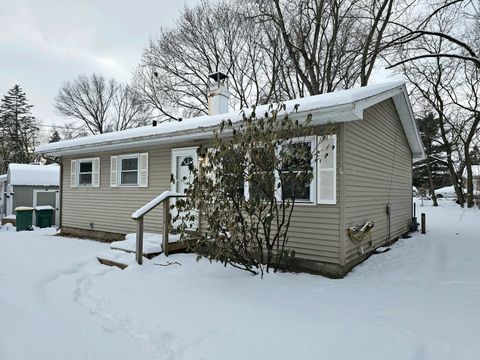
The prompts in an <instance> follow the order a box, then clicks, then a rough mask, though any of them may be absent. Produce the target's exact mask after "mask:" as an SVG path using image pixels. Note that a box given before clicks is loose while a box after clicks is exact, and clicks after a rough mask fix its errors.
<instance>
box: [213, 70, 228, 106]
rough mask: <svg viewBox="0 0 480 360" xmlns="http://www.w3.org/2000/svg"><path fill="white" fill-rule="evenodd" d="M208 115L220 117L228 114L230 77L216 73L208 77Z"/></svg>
mask: <svg viewBox="0 0 480 360" xmlns="http://www.w3.org/2000/svg"><path fill="white" fill-rule="evenodd" d="M208 78H209V81H208V84H209V90H208V114H209V115H218V114H225V113H228V103H229V99H230V93H229V92H228V87H227V83H228V76H227V75H225V74H223V73H221V72H216V73H213V74H210V75H208Z"/></svg>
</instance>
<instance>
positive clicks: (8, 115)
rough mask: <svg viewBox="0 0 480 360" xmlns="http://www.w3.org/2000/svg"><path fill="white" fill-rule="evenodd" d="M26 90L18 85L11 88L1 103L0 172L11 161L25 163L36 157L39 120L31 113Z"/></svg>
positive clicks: (4, 169) (5, 168)
mask: <svg viewBox="0 0 480 360" xmlns="http://www.w3.org/2000/svg"><path fill="white" fill-rule="evenodd" d="M32 107H33V105H30V104H29V103H28V100H27V97H26V95H25V92H24V91H23V90H22V88H21V87H20V86H18V85H15V86H14V87H13V88H11V89H10V90H9V91H8V93H7V94H6V95H5V96H4V97H3V99H2V100H1V104H0V137H1V138H0V151H1V154H0V173H5V172H6V171H7V168H8V164H9V163H13V162H15V163H24V164H28V163H29V162H31V161H33V160H34V159H35V155H34V153H33V150H34V147H35V141H36V138H37V135H38V127H37V121H36V120H35V117H34V116H33V115H32V113H31V109H32Z"/></svg>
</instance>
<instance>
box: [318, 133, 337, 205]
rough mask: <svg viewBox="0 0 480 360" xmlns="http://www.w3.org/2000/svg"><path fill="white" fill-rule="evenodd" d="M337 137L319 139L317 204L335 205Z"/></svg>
mask: <svg viewBox="0 0 480 360" xmlns="http://www.w3.org/2000/svg"><path fill="white" fill-rule="evenodd" d="M336 154H337V136H336V135H330V136H325V137H323V138H320V139H319V146H318V175H317V183H318V198H317V201H318V203H319V204H336V203H337V155H336Z"/></svg>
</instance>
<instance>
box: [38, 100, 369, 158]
mask: <svg viewBox="0 0 480 360" xmlns="http://www.w3.org/2000/svg"><path fill="white" fill-rule="evenodd" d="M308 115H312V125H314V126H318V125H324V124H328V123H339V122H345V121H352V120H359V118H358V117H357V116H356V115H354V114H353V113H352V105H351V104H347V105H341V106H332V107H329V108H322V109H318V110H315V111H299V112H295V113H290V114H289V116H290V117H291V118H292V119H298V120H306V118H307V116H308ZM280 116H282V115H280ZM218 129H219V125H216V126H210V127H206V128H195V129H190V130H185V131H182V132H175V133H166V134H154V135H150V136H148V135H147V136H145V137H142V138H138V137H137V138H134V139H131V140H129V139H118V140H113V141H109V142H103V143H97V144H84V145H78V146H74V147H71V146H69V147H65V148H57V149H55V150H51V151H49V150H46V151H42V152H41V153H42V154H43V155H51V156H68V155H81V154H90V153H96V152H100V151H114V150H124V149H129V148H136V147H146V146H155V145H162V144H172V143H180V142H186V141H193V140H206V139H212V138H213V131H214V130H218ZM228 134H229V131H228V130H224V135H225V136H228Z"/></svg>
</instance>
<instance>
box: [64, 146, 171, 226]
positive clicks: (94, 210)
mask: <svg viewBox="0 0 480 360" xmlns="http://www.w3.org/2000/svg"><path fill="white" fill-rule="evenodd" d="M136 152H138V153H140V152H148V153H149V174H148V176H149V186H148V187H146V188H142V187H136V186H135V187H134V186H117V187H110V157H111V156H112V155H122V154H132V153H136ZM94 156H95V157H100V186H99V187H98V188H94V187H81V186H79V187H73V188H72V187H70V166H71V165H70V164H71V161H70V160H75V159H79V158H87V157H94ZM63 166H64V171H63V174H64V175H63V188H62V190H63V194H62V209H63V212H62V226H67V227H75V228H80V229H92V230H96V231H106V232H113V233H121V234H127V233H132V232H135V226H136V223H135V221H134V220H132V219H131V214H132V213H133V212H134V211H135V210H137V209H138V208H140V207H142V206H143V205H145V204H146V203H147V202H149V201H150V200H152V199H153V198H154V197H156V196H157V195H159V194H160V193H161V192H163V191H165V190H170V149H169V148H167V147H163V148H150V149H145V148H141V149H128V150H126V151H124V152H118V151H116V152H114V153H101V154H90V155H89V154H87V155H81V156H77V157H68V158H64V159H63ZM90 224H93V227H91V225H90ZM161 229H162V215H161V207H158V208H157V209H155V210H153V211H152V212H151V213H149V214H148V215H147V216H146V217H145V231H146V232H156V233H160V232H161Z"/></svg>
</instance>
